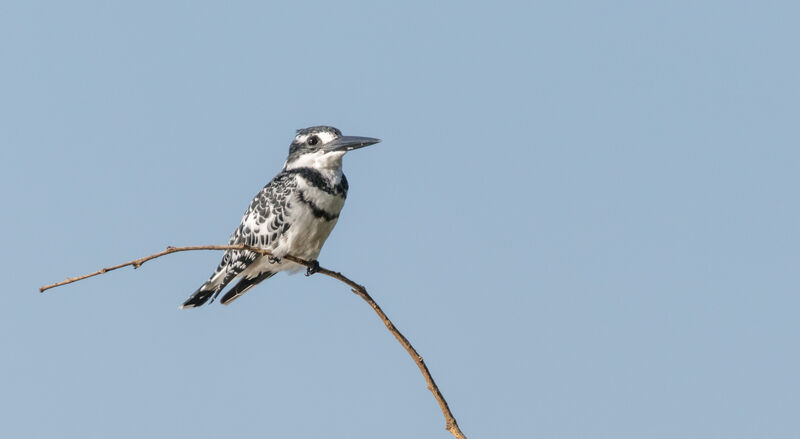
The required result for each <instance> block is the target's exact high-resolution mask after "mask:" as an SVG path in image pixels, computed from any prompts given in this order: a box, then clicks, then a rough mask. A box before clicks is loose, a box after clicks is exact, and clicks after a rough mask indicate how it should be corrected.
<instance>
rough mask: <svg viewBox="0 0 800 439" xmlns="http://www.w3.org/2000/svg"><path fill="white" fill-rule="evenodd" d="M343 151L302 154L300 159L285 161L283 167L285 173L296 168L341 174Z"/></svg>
mask: <svg viewBox="0 0 800 439" xmlns="http://www.w3.org/2000/svg"><path fill="white" fill-rule="evenodd" d="M344 153H345V152H344V151H334V152H322V151H316V152H313V153H308V154H303V155H301V156H300V157H296V158H294V159H293V160H292V161H287V162H286V164H285V165H284V166H283V169H284V170H285V171H290V170H292V169H297V168H311V169H316V170H317V171H319V172H322V173H323V174H327V173H330V172H331V171H333V172H334V173H338V174H341V173H342V156H344Z"/></svg>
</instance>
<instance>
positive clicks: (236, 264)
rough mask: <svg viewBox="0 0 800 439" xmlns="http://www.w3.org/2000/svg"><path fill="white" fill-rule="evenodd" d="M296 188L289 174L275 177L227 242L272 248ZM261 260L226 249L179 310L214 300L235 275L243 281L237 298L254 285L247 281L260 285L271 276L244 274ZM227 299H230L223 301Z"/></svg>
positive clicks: (285, 227)
mask: <svg viewBox="0 0 800 439" xmlns="http://www.w3.org/2000/svg"><path fill="white" fill-rule="evenodd" d="M295 186H297V182H296V180H295V179H294V178H293V176H292V175H290V174H287V173H281V174H278V175H277V176H276V177H275V178H274V179H273V180H272V181H270V182H269V184H267V185H266V186H264V188H263V189H262V190H261V191H260V192H259V193H258V194H257V195H256V196H255V198H253V201H252V202H251V203H250V206H249V207H248V208H247V210H246V211H245V213H244V216H243V217H242V222H241V223H240V224H239V227H237V228H236V230H234V231H233V233H232V234H231V238H230V240H229V241H228V243H229V244H246V245H251V246H254V247H262V248H266V249H274V248H275V246H277V242H278V238H279V236H280V235H282V234H283V233H286V231H287V230H288V229H289V222H288V221H287V209H288V206H287V203H288V201H289V196H290V193H291V191H292V189H293V188H294V187H295ZM260 257H262V256H261V255H259V254H258V253H254V252H251V251H248V250H227V251H226V252H225V254H224V255H223V256H222V261H220V263H219V265H218V266H217V269H216V270H215V271H214V274H212V275H211V277H210V278H209V280H208V281H207V282H206V283H204V284H203V285H202V286H201V287H200V288H198V290H197V291H195V293H194V294H192V296H191V297H189V299H188V300H187V301H186V302H184V304H183V305H182V306H181V307H182V308H192V307H196V306H200V305H202V304H204V303H206V302H207V301H208V300H209V299H211V298H212V297H216V295H217V294H219V292H220V291H222V289H223V288H225V286H226V285H227V284H228V283H230V282H231V281H232V280H233V279H234V278H235V277H236V276H239V275H242V274H245V275H246V276H245V279H244V280H243V281H242V282H240V285H237V286H236V287H235V288H236V289H238V290H239V294H237V295H236V297H238V296H239V295H241V294H242V293H244V291H246V290H247V289H249V288H250V287H252V286H253V285H255V283H257V282H255V283H253V282H250V284H246V282H245V281H246V280H255V279H259V280H258V281H259V282H260V281H261V280H263V279H266V278H267V277H269V276H271V274H268V275H265V274H264V273H262V272H257V271H252V272H245V270H247V268H248V267H250V265H251V264H253V262H255V261H256V260H258V259H259V258H260ZM226 297H227V296H226ZM230 300H232V299H228V300H227V301H226V302H228V301H230Z"/></svg>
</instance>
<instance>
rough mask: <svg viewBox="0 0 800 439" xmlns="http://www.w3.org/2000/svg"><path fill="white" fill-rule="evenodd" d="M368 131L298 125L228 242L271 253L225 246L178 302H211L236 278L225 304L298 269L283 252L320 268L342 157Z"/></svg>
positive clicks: (341, 196) (339, 189)
mask: <svg viewBox="0 0 800 439" xmlns="http://www.w3.org/2000/svg"><path fill="white" fill-rule="evenodd" d="M380 141H381V140H380V139H375V138H372V137H359V136H343V135H342V132H341V131H339V130H338V129H336V128H334V127H332V126H312V127H309V128H303V129H299V130H297V134H296V135H295V137H294V139H293V140H292V142H291V144H290V145H289V155H288V157H287V158H286V162H285V163H284V165H283V168H282V169H281V171H280V172H279V173H278V174H277V175H276V176H275V177H274V178H273V179H272V180H271V181H270V182H269V183H267V185H266V186H264V188H263V189H261V191H259V192H258V193H257V194H256V196H255V197H254V198H253V200H252V201H251V202H250V205H249V206H248V207H247V210H246V211H245V212H244V216H243V217H242V221H241V223H240V224H239V226H238V227H237V228H236V229H235V230H234V231H233V233H232V234H231V237H230V240H229V241H228V243H229V244H230V245H235V244H245V245H248V246H254V247H258V248H263V249H266V250H268V251H269V252H270V253H271V256H266V255H262V254H260V253H256V252H253V251H250V250H227V251H225V253H224V255H223V256H222V261H220V263H219V265H218V266H217V269H216V270H215V271H214V273H213V274H212V275H211V277H210V278H209V279H208V280H207V281H206V282H205V283H203V284H202V285H201V286H200V288H198V289H197V290H196V291H195V292H194V293H193V294H192V295H191V296H190V297H189V298H188V299H187V300H186V301H185V302H184V303H183V304H182V305H181V306H180V309H186V308H195V307H198V306H201V305H203V304H205V303H207V302H209V300H210V301H211V302H213V301H214V299H215V298H216V297H217V295H219V294H220V292H221V291H222V290H223V289H224V288H225V286H227V285H228V284H229V283H230V282H231V281H233V280H234V279H236V278H240V280H239V281H238V282H237V283H236V284H235V285H234V286H233V287H232V288H231V289H230V290H228V292H226V293H225V295H224V296H222V299H221V300H220V303H222V304H223V305H228V304H230V303H231V302H233V301H234V300H236V299H237V298H239V297H241V296H242V294H244V293H246V292H247V291H249V290H250V289H251V288H253V287H254V286H256V285H258V284H259V283H260V282H262V281H264V280H266V279H269V278H270V277H272V276H274V275H275V274H276V273H279V272H281V271H291V272H297V271H298V270H300V269H301V268H302V266H301V265H299V264H296V263H294V262H291V261H288V260H285V259H283V257H284V256H286V255H291V256H295V257H297V258H301V259H304V260H307V261H311V265H310V266H309V267H307V270H306V276H310V275H312V274H314V273H315V272H316V271H317V270H319V262H317V257H318V256H319V253H320V251H321V250H322V245H323V244H324V243H325V240H326V239H327V238H328V236H329V235H330V233H331V231H332V230H333V227H334V226H335V225H336V222H337V221H338V219H339V213H340V212H341V211H342V207H344V202H345V199H346V198H347V190H348V183H347V178H346V177H345V176H344V173H343V172H342V157H343V156H344V155H345V154H346V153H348V152H349V151H353V150H356V149H359V148H363V147H365V146H369V145H374V144H376V143H379V142H380Z"/></svg>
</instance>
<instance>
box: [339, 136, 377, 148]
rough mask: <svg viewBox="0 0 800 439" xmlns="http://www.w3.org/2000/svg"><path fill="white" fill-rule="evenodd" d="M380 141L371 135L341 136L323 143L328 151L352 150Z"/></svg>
mask: <svg viewBox="0 0 800 439" xmlns="http://www.w3.org/2000/svg"><path fill="white" fill-rule="evenodd" d="M380 141H381V139H374V138H372V137H359V136H342V137H339V138H338V139H336V140H334V141H332V142H331V143H329V144H327V145H325V149H327V150H328V151H352V150H354V149H358V148H363V147H365V146H370V145H374V144H376V143H378V142H380Z"/></svg>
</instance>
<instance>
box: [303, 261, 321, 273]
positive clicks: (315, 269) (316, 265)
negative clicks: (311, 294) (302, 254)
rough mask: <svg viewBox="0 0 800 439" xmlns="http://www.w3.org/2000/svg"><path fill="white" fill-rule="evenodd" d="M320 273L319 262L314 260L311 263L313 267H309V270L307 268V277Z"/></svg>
mask: <svg viewBox="0 0 800 439" xmlns="http://www.w3.org/2000/svg"><path fill="white" fill-rule="evenodd" d="M318 271H319V261H317V260H316V259H314V260H313V261H311V265H309V266H308V268H306V276H311V275H312V274H314V273H316V272H318Z"/></svg>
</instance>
